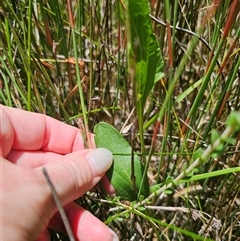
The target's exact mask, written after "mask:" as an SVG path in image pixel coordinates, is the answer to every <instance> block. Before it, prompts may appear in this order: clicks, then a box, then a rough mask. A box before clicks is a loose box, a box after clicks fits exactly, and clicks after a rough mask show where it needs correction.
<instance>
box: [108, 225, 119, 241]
mask: <svg viewBox="0 0 240 241" xmlns="http://www.w3.org/2000/svg"><path fill="white" fill-rule="evenodd" d="M108 229H109V232H110V233H111V234H112V241H119V238H118V236H117V234H116V233H115V232H114V231H113V230H112V229H111V228H108Z"/></svg>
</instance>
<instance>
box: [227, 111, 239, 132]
mask: <svg viewBox="0 0 240 241" xmlns="http://www.w3.org/2000/svg"><path fill="white" fill-rule="evenodd" d="M227 125H228V126H230V127H231V128H233V129H235V130H236V131H238V130H240V112H238V111H232V112H231V114H230V115H229V116H228V118H227Z"/></svg>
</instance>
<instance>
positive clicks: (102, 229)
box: [49, 203, 118, 241]
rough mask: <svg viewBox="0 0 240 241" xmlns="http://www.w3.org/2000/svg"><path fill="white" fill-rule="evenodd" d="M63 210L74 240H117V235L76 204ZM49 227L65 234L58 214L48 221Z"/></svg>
mask: <svg viewBox="0 0 240 241" xmlns="http://www.w3.org/2000/svg"><path fill="white" fill-rule="evenodd" d="M64 209H65V212H66V215H67V217H68V220H69V223H70V226H71V229H72V231H73V235H74V237H75V239H76V240H81V241H91V240H94V241H95V240H99V239H101V240H104V241H105V240H106V241H108V240H109V241H113V240H115V241H117V240H118V238H117V235H116V234H115V233H114V232H113V231H112V230H109V228H108V227H107V226H106V225H105V224H103V223H102V222H101V221H100V220H99V219H97V218H96V217H94V216H93V215H92V214H91V213H90V212H88V211H86V210H85V209H83V208H82V207H80V206H79V205H77V204H76V203H71V204H69V205H67V206H66V207H64ZM49 227H50V228H52V229H54V230H57V231H60V232H63V233H66V232H65V228H64V225H63V223H62V221H61V217H60V215H59V213H57V214H56V215H55V216H54V217H53V219H52V220H51V221H50V223H49Z"/></svg>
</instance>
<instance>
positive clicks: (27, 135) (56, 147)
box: [0, 105, 84, 154]
mask: <svg viewBox="0 0 240 241" xmlns="http://www.w3.org/2000/svg"><path fill="white" fill-rule="evenodd" d="M0 112H1V127H2V128H1V129H0V141H1V145H2V150H3V151H4V150H5V152H7V154H8V153H9V151H10V150H11V149H15V150H26V151H37V150H42V151H50V152H56V153H59V154H67V153H70V152H73V151H76V150H81V149H84V141H83V137H82V133H81V132H80V130H79V129H77V128H76V127H73V126H70V125H67V124H64V123H62V122H60V121H57V120H55V119H53V118H51V117H48V116H46V115H43V114H37V113H32V112H28V111H23V110H20V109H15V108H10V107H6V106H2V105H0ZM6 150H7V151H6Z"/></svg>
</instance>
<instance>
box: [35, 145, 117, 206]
mask: <svg viewBox="0 0 240 241" xmlns="http://www.w3.org/2000/svg"><path fill="white" fill-rule="evenodd" d="M65 158H66V160H64V161H63V160H61V161H58V162H51V163H48V164H47V165H46V166H45V167H46V169H47V171H48V174H49V176H50V178H51V180H52V182H53V184H54V186H55V188H56V191H57V194H58V195H59V198H60V200H61V203H62V205H66V204H68V203H70V202H72V201H73V200H75V199H77V198H78V197H80V196H82V195H83V194H84V193H86V192H87V191H89V190H90V189H91V188H92V187H93V186H95V185H96V184H97V183H98V182H99V181H100V179H101V178H102V176H103V175H104V173H105V172H106V171H107V170H108V169H109V167H110V166H111V164H112V161H113V156H112V154H111V152H110V151H108V150H107V149H104V148H99V149H95V150H92V151H91V152H89V153H88V154H87V155H86V156H85V157H84V156H82V155H81V152H80V153H79V152H74V153H71V154H68V155H66V156H65ZM36 170H37V171H39V172H41V171H42V169H41V168H40V167H38V168H36ZM41 177H42V178H43V175H42V176H41ZM45 183H46V182H45ZM45 195H46V196H47V197H48V196H49V195H50V192H49V190H47V194H45ZM47 200H49V198H47Z"/></svg>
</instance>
